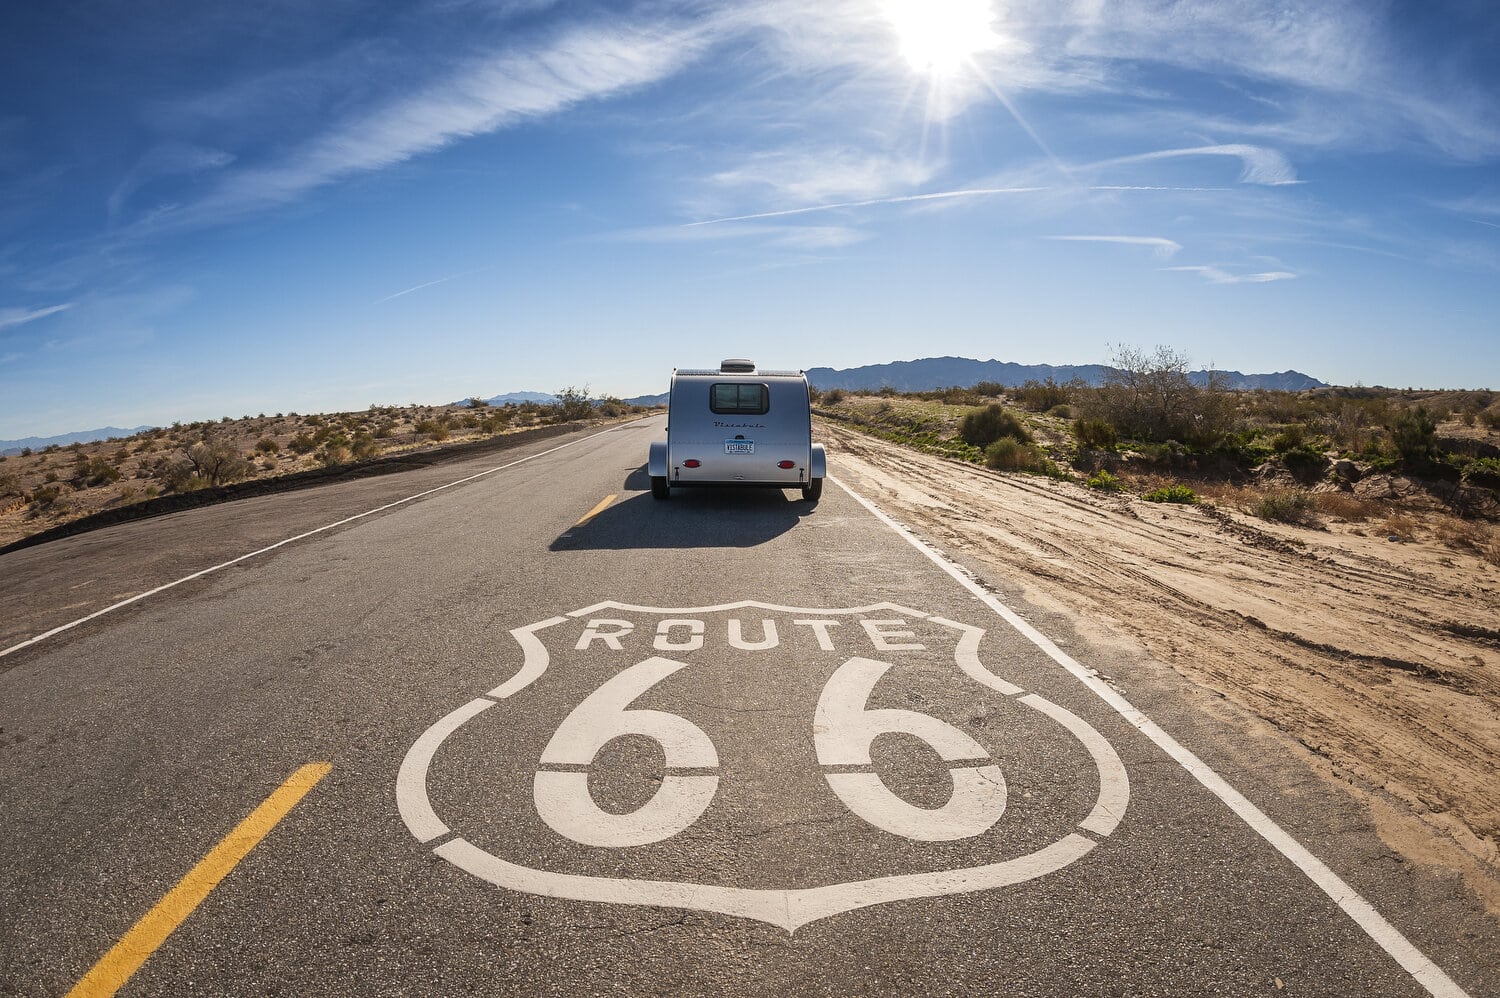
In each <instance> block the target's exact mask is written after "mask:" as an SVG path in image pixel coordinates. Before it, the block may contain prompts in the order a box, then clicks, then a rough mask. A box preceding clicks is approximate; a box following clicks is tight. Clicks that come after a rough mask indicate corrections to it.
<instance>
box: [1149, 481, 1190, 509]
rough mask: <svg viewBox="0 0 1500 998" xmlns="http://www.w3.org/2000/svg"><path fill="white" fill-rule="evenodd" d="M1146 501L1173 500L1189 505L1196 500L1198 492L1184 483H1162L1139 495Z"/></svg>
mask: <svg viewBox="0 0 1500 998" xmlns="http://www.w3.org/2000/svg"><path fill="white" fill-rule="evenodd" d="M1141 498H1142V499H1144V500H1146V501H1147V502H1175V503H1185V504H1189V505H1191V504H1192V503H1195V502H1197V501H1198V494H1197V493H1196V492H1194V491H1193V490H1192V489H1190V488H1188V487H1187V486H1186V485H1182V484H1173V485H1163V486H1162V487H1161V488H1157V489H1152V490H1151V491H1150V492H1147V493H1146V494H1145V495H1143V496H1141Z"/></svg>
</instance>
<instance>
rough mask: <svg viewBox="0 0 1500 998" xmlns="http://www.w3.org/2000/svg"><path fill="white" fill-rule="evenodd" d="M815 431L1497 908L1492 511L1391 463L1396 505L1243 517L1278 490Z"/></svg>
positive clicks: (841, 461) (833, 422) (884, 495)
mask: <svg viewBox="0 0 1500 998" xmlns="http://www.w3.org/2000/svg"><path fill="white" fill-rule="evenodd" d="M866 401H870V400H866ZM887 401H889V400H887ZM859 403H860V400H859V399H850V400H848V401H847V402H845V403H844V404H843V406H842V408H844V409H845V410H846V412H845V415H847V410H848V409H849V407H850V406H851V405H853V406H854V407H855V408H856V409H857V407H858V405H859ZM819 433H820V435H821V437H822V439H823V440H824V441H825V443H826V445H827V446H828V448H829V450H830V452H831V453H834V454H836V455H837V461H838V465H839V467H840V469H841V470H842V472H843V473H845V474H847V475H848V476H849V477H850V479H851V480H850V484H851V485H852V486H853V487H854V488H856V489H857V490H859V491H860V492H861V493H862V494H864V495H866V496H868V497H870V498H871V499H873V500H874V501H876V502H877V503H878V504H879V505H880V506H881V507H882V508H884V509H885V510H887V511H888V512H889V513H890V514H891V515H893V516H894V517H896V518H897V519H898V520H901V521H903V522H905V523H906V524H907V525H909V526H910V527H912V528H914V529H915V530H916V531H918V532H919V533H920V534H922V535H925V536H926V537H928V538H930V539H931V540H932V541H933V542H934V543H936V544H937V545H938V546H939V547H940V548H943V549H945V550H946V551H948V552H950V553H951V554H953V555H955V556H957V557H959V558H960V559H962V560H965V561H966V562H968V563H970V564H971V565H974V566H975V567H976V568H977V569H978V570H979V571H981V573H983V574H986V575H990V576H991V577H992V578H994V579H997V580H1005V582H1006V583H1007V584H1011V585H1017V586H1019V587H1021V589H1022V591H1023V593H1024V598H1025V599H1027V600H1028V601H1030V602H1032V603H1034V604H1037V605H1040V606H1043V607H1046V608H1051V609H1056V610H1060V611H1065V612H1066V613H1067V614H1068V615H1069V616H1070V617H1072V618H1073V619H1075V620H1076V621H1077V622H1078V626H1079V628H1080V630H1081V632H1082V633H1083V634H1084V636H1085V637H1087V638H1088V639H1089V640H1090V641H1092V642H1095V643H1100V644H1104V645H1116V646H1119V645H1123V646H1128V647H1129V648H1130V649H1132V650H1135V651H1138V652H1141V653H1144V654H1146V655H1149V656H1151V657H1152V658H1154V659H1156V660H1157V661H1160V662H1163V663H1166V664H1168V665H1170V666H1171V667H1172V668H1173V669H1175V670H1176V671H1177V672H1178V673H1180V674H1181V675H1182V676H1184V677H1186V678H1187V679H1189V680H1190V681H1192V682H1194V683H1196V684H1200V685H1201V686H1203V687H1205V688H1206V689H1208V690H1211V691H1213V692H1214V693H1216V694H1218V695H1220V696H1222V697H1223V698H1224V700H1225V701H1228V702H1229V703H1230V704H1233V705H1235V706H1236V707H1238V708H1242V709H1243V711H1249V712H1250V713H1251V714H1253V715H1254V716H1255V717H1256V718H1260V719H1262V720H1263V721H1264V723H1265V724H1267V725H1270V726H1272V727H1274V728H1275V729H1277V730H1279V731H1281V732H1285V733H1286V734H1287V735H1290V736H1291V737H1292V738H1294V739H1295V740H1296V741H1297V742H1299V743H1300V744H1301V745H1302V746H1303V747H1304V748H1305V749H1306V757H1307V760H1308V763H1309V765H1311V766H1313V767H1314V768H1315V769H1317V770H1318V771H1320V772H1321V773H1323V774H1324V775H1326V777H1327V778H1328V779H1329V780H1331V781H1334V782H1336V783H1338V784H1339V785H1340V786H1341V787H1343V788H1344V789H1345V790H1347V792H1348V793H1350V794H1351V795H1353V796H1354V797H1356V798H1358V799H1359V800H1360V801H1361V802H1362V803H1363V804H1364V805H1366V806H1367V807H1368V808H1369V810H1370V812H1371V814H1372V817H1373V819H1374V821H1375V824H1376V826H1377V827H1378V829H1379V830H1380V833H1381V835H1382V837H1383V838H1385V840H1386V841H1387V843H1388V844H1389V845H1390V846H1392V847H1393V848H1394V849H1395V850H1396V851H1398V852H1400V853H1401V854H1402V855H1404V856H1405V857H1406V858H1407V859H1408V860H1410V861H1412V862H1416V863H1423V864H1431V865H1435V866H1439V867H1442V868H1444V869H1446V870H1449V871H1455V872H1457V873H1458V874H1459V875H1461V876H1462V877H1463V878H1464V880H1465V882H1466V883H1467V884H1468V885H1469V887H1470V889H1472V890H1473V891H1474V892H1475V893H1476V894H1478V895H1479V896H1480V897H1481V898H1482V899H1483V900H1484V903H1485V904H1486V906H1487V907H1488V909H1489V910H1490V911H1491V912H1492V913H1495V914H1497V915H1500V851H1497V835H1500V780H1497V779H1496V773H1497V772H1500V559H1497V558H1496V557H1495V548H1494V546H1493V544H1494V537H1495V535H1494V533H1493V527H1492V526H1490V525H1487V524H1484V523H1478V524H1475V523H1470V522H1467V521H1459V522H1458V523H1457V525H1456V524H1455V518H1454V517H1453V516H1452V514H1451V513H1450V512H1446V511H1444V510H1442V509H1439V508H1435V507H1434V506H1433V504H1432V503H1430V502H1423V501H1421V500H1420V499H1418V498H1416V497H1408V499H1410V501H1406V502H1403V501H1402V499H1401V496H1400V493H1401V492H1402V491H1403V489H1406V488H1407V487H1408V486H1410V483H1406V485H1402V483H1401V481H1400V480H1399V479H1397V480H1393V479H1391V478H1389V477H1386V476H1372V477H1371V479H1370V481H1369V483H1368V485H1367V487H1366V489H1365V491H1366V493H1368V494H1369V495H1374V496H1381V497H1382V498H1379V499H1368V500H1360V499H1358V497H1353V496H1349V495H1340V496H1339V498H1341V501H1339V502H1333V503H1326V504H1324V505H1323V506H1317V505H1315V506H1314V507H1313V509H1315V510H1320V509H1322V508H1325V507H1326V508H1328V509H1331V510H1337V511H1342V512H1343V513H1345V514H1346V515H1345V516H1339V515H1336V514H1330V513H1322V512H1314V513H1311V514H1309V515H1308V516H1307V517H1305V518H1303V519H1302V520H1301V522H1298V523H1284V522H1275V521H1271V520H1267V519H1264V518H1261V517H1258V516H1255V515H1253V514H1251V513H1250V512H1248V511H1247V510H1248V509H1250V508H1254V504H1255V502H1256V501H1257V497H1260V496H1264V494H1265V492H1266V487H1265V485H1264V483H1259V484H1257V483H1255V482H1251V483H1248V484H1246V485H1245V486H1244V487H1242V488H1236V487H1234V486H1232V485H1229V484H1221V485H1219V486H1218V488H1217V490H1216V492H1217V494H1216V495H1215V496H1213V497H1212V498H1203V499H1201V500H1200V501H1199V502H1196V503H1191V504H1178V503H1171V502H1148V501H1145V500H1143V499H1142V498H1141V495H1140V492H1139V490H1140V489H1142V488H1144V487H1146V486H1149V485H1152V484H1154V482H1153V481H1152V480H1151V479H1150V478H1149V477H1148V479H1147V480H1146V481H1144V482H1137V483H1136V485H1137V489H1134V490H1129V489H1127V490H1121V491H1104V490H1100V489H1097V488H1089V487H1087V486H1085V485H1084V484H1082V483H1081V482H1080V481H1077V480H1076V479H1075V480H1068V479H1066V478H1061V479H1060V478H1052V477H1047V476H1044V475H1040V474H1017V473H1011V472H1001V471H994V470H990V469H988V468H985V467H982V466H976V465H975V464H973V463H969V462H965V461H962V460H957V459H953V458H947V457H943V456H939V455H937V454H929V453H922V452H920V451H918V450H916V449H914V448H912V447H910V446H904V445H902V444H899V443H894V442H891V441H888V440H884V439H880V438H879V437H877V436H873V435H872V434H871V433H870V432H868V431H867V430H862V429H859V428H856V426H855V425H854V424H853V423H851V422H849V421H847V420H843V419H828V418H825V419H822V420H820V421H819ZM1199 488H1200V490H1202V491H1204V492H1208V491H1213V490H1212V489H1211V487H1210V486H1207V485H1204V484H1200V485H1199ZM1330 494H1332V493H1331V492H1330ZM1314 496H1316V493H1314ZM1243 711H1238V712H1236V711H1230V713H1231V714H1233V715H1234V718H1238V719H1241V720H1242V719H1243V716H1244V715H1243ZM1234 718H1231V720H1234ZM1234 723H1240V721H1238V720H1234ZM1250 733H1251V734H1252V736H1253V735H1254V734H1255V732H1253V731H1252V732H1250ZM1266 734H1268V732H1265V731H1264V730H1262V731H1261V735H1262V736H1264V735H1266Z"/></svg>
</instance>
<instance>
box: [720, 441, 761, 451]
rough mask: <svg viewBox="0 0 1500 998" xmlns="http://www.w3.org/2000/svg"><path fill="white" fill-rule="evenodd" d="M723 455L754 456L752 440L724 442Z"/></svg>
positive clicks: (753, 442)
mask: <svg viewBox="0 0 1500 998" xmlns="http://www.w3.org/2000/svg"><path fill="white" fill-rule="evenodd" d="M724 453H725V454H754V453H755V441H754V440H726V441H724Z"/></svg>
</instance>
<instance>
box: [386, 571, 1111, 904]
mask: <svg viewBox="0 0 1500 998" xmlns="http://www.w3.org/2000/svg"><path fill="white" fill-rule="evenodd" d="M745 608H754V609H761V610H769V611H772V612H775V613H787V614H798V615H801V616H806V617H812V616H819V617H827V616H839V615H842V616H849V615H853V614H868V613H873V612H875V611H894V612H896V613H900V614H903V615H905V616H908V617H914V618H916V619H919V620H926V621H929V622H931V623H934V624H937V625H939V626H942V627H947V628H952V629H954V630H956V631H958V632H959V634H960V637H959V639H958V644H957V646H956V649H955V651H954V659H955V661H956V663H957V665H958V667H959V669H960V670H962V672H963V673H964V674H965V675H966V676H968V677H969V678H970V679H973V680H974V681H975V682H977V683H979V684H980V685H981V686H984V687H986V688H987V689H991V690H994V691H995V692H997V693H1000V694H1001V695H1003V696H1007V697H1011V698H1013V699H1016V700H1018V701H1019V702H1020V703H1022V704H1025V705H1026V706H1027V707H1030V708H1031V709H1032V710H1035V711H1037V712H1038V713H1041V714H1045V715H1046V716H1047V717H1050V718H1052V720H1054V721H1056V722H1057V723H1058V724H1060V725H1062V726H1063V727H1064V728H1065V729H1067V731H1068V732H1069V733H1070V734H1072V735H1073V737H1074V738H1076V739H1078V741H1079V742H1080V743H1081V744H1082V745H1083V747H1084V748H1085V749H1086V750H1087V751H1088V753H1089V755H1090V756H1091V757H1092V758H1093V760H1094V765H1095V767H1097V769H1098V770H1099V798H1098V800H1097V802H1096V803H1095V804H1094V808H1093V810H1092V811H1090V812H1089V815H1088V817H1086V818H1085V819H1084V820H1083V821H1081V822H1079V823H1078V828H1079V829H1080V830H1081V831H1083V832H1088V833H1091V834H1092V835H1094V836H1098V837H1099V838H1103V837H1105V836H1108V835H1109V834H1110V833H1111V832H1113V831H1114V830H1115V828H1116V826H1118V825H1119V823H1120V819H1121V818H1123V817H1124V815H1125V809H1126V807H1127V806H1128V805H1129V803H1130V781H1129V778H1128V777H1127V776H1126V773H1125V767H1124V765H1123V764H1122V763H1121V762H1120V757H1119V756H1118V755H1117V754H1116V753H1115V750H1114V747H1113V746H1111V745H1110V744H1109V742H1108V741H1106V740H1105V738H1104V736H1103V735H1101V734H1099V732H1097V731H1095V730H1094V728H1093V726H1092V725H1090V724H1089V723H1088V722H1087V721H1085V720H1083V719H1082V718H1081V717H1079V716H1078V715H1076V714H1074V713H1072V712H1071V711H1069V710H1067V709H1065V708H1063V707H1059V706H1058V705H1057V704H1054V703H1052V702H1051V701H1049V700H1046V699H1044V698H1042V697H1040V696H1037V695H1036V694H1035V693H1027V692H1026V691H1025V690H1024V689H1022V688H1021V687H1019V686H1016V685H1015V684H1013V683H1009V682H1006V681H1005V680H1004V679H1001V678H1000V677H999V676H996V675H995V674H994V673H992V672H990V671H989V670H988V669H986V668H985V667H984V664H983V663H982V662H980V660H979V642H980V639H981V638H983V637H984V633H985V632H984V630H983V628H979V627H972V626H970V625H968V624H960V623H958V622H957V621H953V620H948V619H946V618H943V617H937V616H933V615H932V614H928V613H923V612H921V611H920V610H912V609H910V608H908V607H903V606H899V605H898V604H895V603H876V604H873V605H871V606H863V607H854V608H850V609H844V610H827V609H808V608H805V607H791V606H777V605H775V604H772V603H762V602H758V601H755V600H742V601H740V602H738V603H725V604H722V605H720V606H701V607H688V608H673V609H664V608H661V607H654V606H635V605H632V604H629V603H617V602H615V601H613V600H607V601H605V602H603V603H596V604H595V605H593V606H589V607H584V608H583V609H581V610H574V611H573V612H571V613H569V614H567V615H565V616H561V617H552V618H550V619H548V620H543V621H540V622H539V623H535V624H528V625H527V626H525V627H518V628H516V629H515V630H513V631H511V632H510V633H511V636H512V637H514V638H515V639H516V642H517V643H518V644H519V645H520V646H521V648H522V650H523V651H524V652H525V655H526V658H525V661H524V662H523V663H522V665H521V668H520V671H518V672H517V673H516V674H515V675H514V676H512V677H511V678H510V679H509V680H507V681H506V682H504V683H502V684H501V685H500V686H497V687H495V688H494V689H493V690H490V691H489V692H488V693H486V694H485V695H483V696H481V697H478V698H476V699H474V700H471V701H469V702H468V703H466V704H464V705H463V706H462V707H459V708H458V709H457V710H454V711H453V712H451V713H450V714H448V715H447V716H446V717H444V718H442V719H441V720H439V721H438V722H437V723H436V724H434V725H432V727H430V728H428V729H427V730H426V731H425V732H423V733H422V736H421V737H420V738H418V739H417V740H416V742H415V743H413V744H412V747H411V748H410V749H408V750H407V753H406V758H405V759H403V760H402V762H401V770H400V773H399V774H398V775H397V778H396V804H397V807H398V808H399V809H400V812H401V819H402V820H403V821H404V822H406V827H407V828H408V829H410V831H411V833H412V835H414V836H416V838H417V840H418V841H420V842H423V843H428V842H432V841H434V840H436V839H440V838H444V837H445V836H447V835H449V834H450V833H451V831H452V829H450V828H449V827H448V826H447V825H446V824H444V823H443V821H442V819H441V818H439V817H438V816H437V814H436V812H434V811H433V809H432V803H431V801H430V799H429V798H428V796H427V769H428V767H429V766H430V765H431V763H432V757H433V756H434V755H435V754H436V753H437V750H438V747H439V746H441V745H442V744H443V742H444V741H445V740H446V739H447V738H448V736H449V735H451V734H453V732H455V731H457V730H458V729H459V728H460V727H462V726H463V725H464V724H466V723H468V722H469V721H471V720H473V719H474V718H475V717H477V716H478V715H480V714H482V713H484V712H485V711H487V710H489V709H490V708H491V707H494V706H496V705H497V704H499V703H500V701H502V700H505V699H507V698H509V697H512V696H514V695H515V694H517V693H519V692H521V691H522V690H524V689H525V688H526V687H528V686H530V685H531V684H532V683H533V682H535V681H536V680H537V679H539V678H540V677H541V676H542V674H543V673H545V672H546V671H547V666H548V664H549V662H550V661H551V659H550V656H549V655H548V652H547V648H546V646H545V645H544V644H543V643H542V641H541V639H540V638H538V637H537V632H538V631H542V630H545V629H546V628H548V627H553V626H555V625H557V624H561V623H565V622H567V621H568V620H569V619H570V618H576V617H582V616H585V615H588V614H594V613H598V612H600V611H602V610H620V611H625V612H631V613H640V614H655V615H661V616H676V617H681V616H690V615H698V614H708V613H720V612H723V611H726V610H740V609H745ZM1096 845H1098V841H1097V840H1096V839H1094V838H1090V837H1089V836H1087V835H1082V834H1079V832H1072V833H1070V834H1068V835H1067V836H1065V837H1064V838H1062V839H1060V840H1058V841H1057V842H1054V843H1052V844H1051V845H1049V846H1046V847H1044V848H1042V849H1039V850H1037V851H1036V852H1032V853H1028V854H1026V855H1025V856H1018V857H1016V858H1015V859H1009V860H1006V861H1004V862H1001V863H990V864H988V865H985V866H975V867H967V868H964V869H958V870H941V871H934V872H929V873H913V874H905V875H900V876H892V877H877V878H874V879H871V880H859V881H852V882H850V883H846V884H830V885H827V886H824V887H805V888H798V889H795V890H777V889H756V888H748V887H722V886H715V885H710V884H691V883H681V882H674V881H663V880H624V879H617V878H610V877H588V876H581V875H578V874H568V873H552V872H549V871H546V870H533V869H531V868H529V867H525V866H520V865H518V864H515V863H510V862H507V861H506V860H503V859H500V858H499V857H498V856H494V855H492V854H490V853H488V852H485V851H484V850H483V849H480V848H479V847H478V846H475V845H474V844H472V843H470V842H468V841H467V840H466V839H464V838H462V837H461V836H460V837H455V838H452V839H449V840H448V841H446V842H443V843H442V844H440V845H438V846H436V847H435V848H434V849H433V852H435V853H436V854H437V855H439V856H441V857H442V858H443V859H446V860H447V861H448V862H450V863H452V864H453V865H454V866H456V867H458V868H459V869H461V870H464V871H466V872H468V873H471V874H473V875H474V876H476V877H479V878H480V879H481V880H485V881H488V882H489V883H492V884H495V885H497V886H499V887H505V888H508V889H510V890H514V891H521V892H524V893H527V894H539V895H542V896H544V897H555V898H568V899H571V900H575V901H597V902H602V903H608V904H629V905H649V906H654V907H662V908H688V909H692V910H695V911H714V912H719V913H721V914H725V915H736V916H739V917H743V918H753V919H757V920H758V921H762V922H768V923H770V924H771V925H778V926H780V927H781V928H783V929H785V930H786V931H787V932H789V933H790V932H795V931H796V930H797V929H799V928H801V927H802V926H804V925H806V924H808V923H809V922H813V921H816V920H818V919H820V918H826V917H828V916H830V915H836V914H840V913H842V912H846V911H853V910H854V909H856V908H864V907H868V906H869V905H875V904H884V903H886V902H889V901H901V900H908V899H912V898H919V897H941V896H946V895H951V894H963V893H967V892H969V891H980V890H992V889H994V888H998V887H1005V886H1008V885H1010V884H1019V883H1022V882H1024V881H1027V880H1034V879H1036V878H1037V877H1041V876H1045V875H1046V874H1049V873H1053V872H1055V871H1057V870H1060V869H1062V868H1063V867H1065V866H1067V865H1068V864H1069V863H1072V862H1074V861H1075V860H1078V859H1080V858H1081V857H1083V856H1084V855H1085V854H1087V853H1088V852H1089V851H1090V850H1092V849H1093V848H1094V846H1096Z"/></svg>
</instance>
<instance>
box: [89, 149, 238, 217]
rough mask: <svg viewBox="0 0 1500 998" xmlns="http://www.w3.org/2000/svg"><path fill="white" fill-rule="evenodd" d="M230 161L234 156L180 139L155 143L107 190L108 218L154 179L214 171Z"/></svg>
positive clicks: (121, 208) (120, 209) (117, 212)
mask: <svg viewBox="0 0 1500 998" xmlns="http://www.w3.org/2000/svg"><path fill="white" fill-rule="evenodd" d="M233 161H234V157H233V156H231V155H230V154H229V153H227V152H224V151H222V150H218V149H201V148H198V147H195V146H191V145H187V144H185V143H181V142H169V143H166V144H165V145H160V146H157V147H155V148H153V149H151V150H149V151H148V152H147V153H146V154H145V155H144V156H142V157H141V158H140V159H139V160H137V161H136V164H135V166H133V167H132V168H131V169H130V171H129V172H128V173H126V174H125V176H124V177H123V178H122V179H121V180H120V182H119V183H118V184H116V185H115V189H114V190H113V191H111V192H110V195H109V199H108V201H107V207H108V209H109V217H110V218H111V219H113V218H116V217H118V216H119V214H120V212H121V211H122V210H123V209H124V207H125V204H126V202H128V201H129V200H130V198H131V197H132V196H134V195H135V193H136V192H137V191H139V190H140V189H141V188H142V187H144V186H146V185H147V184H149V183H151V182H152V181H153V180H156V179H157V178H160V177H167V176H173V175H180V174H192V173H198V172H200V171H206V170H216V169H220V168H222V167H225V166H228V165H229V164H230V163H232V162H233Z"/></svg>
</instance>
